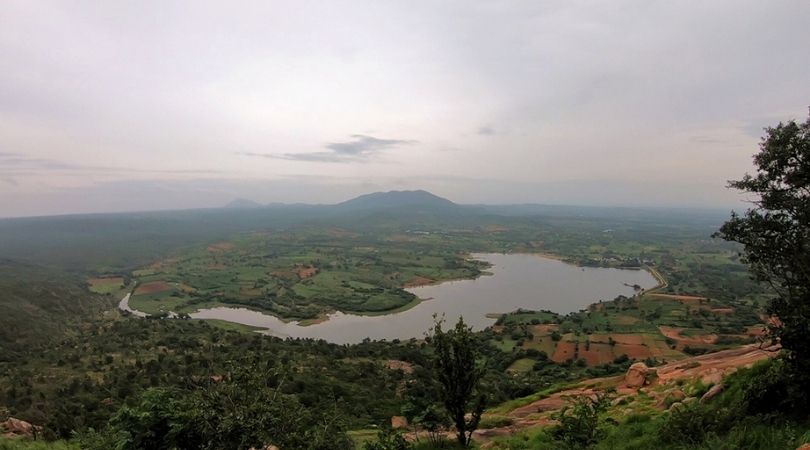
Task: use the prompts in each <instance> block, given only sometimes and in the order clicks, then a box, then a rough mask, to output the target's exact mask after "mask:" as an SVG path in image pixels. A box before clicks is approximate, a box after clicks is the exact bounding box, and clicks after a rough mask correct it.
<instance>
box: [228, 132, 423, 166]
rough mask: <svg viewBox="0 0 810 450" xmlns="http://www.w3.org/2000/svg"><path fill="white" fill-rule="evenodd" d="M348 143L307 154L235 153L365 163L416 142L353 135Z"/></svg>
mask: <svg viewBox="0 0 810 450" xmlns="http://www.w3.org/2000/svg"><path fill="white" fill-rule="evenodd" d="M351 139H352V140H350V141H346V142H332V143H331V144H327V145H326V146H325V148H327V149H329V150H330V151H328V152H308V153H280V154H275V153H254V152H236V153H237V154H238V155H242V156H255V157H260V158H275V159H286V160H288V161H304V162H326V163H348V162H365V161H368V160H369V159H371V158H374V157H375V156H377V155H379V154H380V153H382V152H383V151H384V150H386V149H390V148H394V147H399V146H403V145H412V144H416V143H417V141H412V140H411V141H408V140H401V139H379V138H375V137H373V136H365V135H362V134H354V135H352V136H351Z"/></svg>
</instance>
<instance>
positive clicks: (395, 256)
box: [132, 228, 485, 323]
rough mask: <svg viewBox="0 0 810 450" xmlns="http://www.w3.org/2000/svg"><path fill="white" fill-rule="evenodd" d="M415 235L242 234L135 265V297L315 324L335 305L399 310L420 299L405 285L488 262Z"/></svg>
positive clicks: (460, 275)
mask: <svg viewBox="0 0 810 450" xmlns="http://www.w3.org/2000/svg"><path fill="white" fill-rule="evenodd" d="M410 237H411V238H412V239H409V240H408V241H407V242H399V241H398V240H391V239H388V238H386V237H385V236H372V237H369V236H366V235H362V234H358V233H352V232H347V231H344V230H339V229H334V228H330V229H324V230H317V229H311V230H310V229H307V230H303V231H296V232H263V233H250V234H245V235H240V236H239V237H237V238H234V239H232V240H228V241H223V242H217V243H215V244H210V245H207V246H205V247H200V248H197V249H195V250H191V251H188V252H186V253H184V254H180V255H175V256H173V257H171V258H167V259H165V260H162V261H157V262H154V263H152V264H150V265H149V266H148V267H145V268H143V269H141V270H137V271H135V272H134V273H133V274H134V275H135V276H136V277H137V279H138V281H139V282H140V285H139V287H138V289H137V290H136V292H135V295H134V296H133V299H132V304H133V307H135V306H143V305H144V304H149V303H150V302H151V304H149V305H148V306H147V309H145V311H160V310H165V309H166V308H173V309H172V310H173V311H184V312H189V311H193V310H195V309H197V308H199V307H200V306H199V305H206V306H212V305H219V306H241V307H247V308H251V309H255V310H260V311H263V312H268V313H271V314H274V315H276V316H279V317H281V318H285V319H298V320H305V321H307V322H306V323H312V322H314V321H317V320H319V318H322V317H324V314H325V313H329V312H333V311H342V312H347V313H356V314H380V313H390V312H396V311H401V310H402V309H404V308H409V307H412V306H414V305H415V304H416V303H418V301H419V299H417V298H416V297H415V296H414V295H413V294H411V293H410V292H407V291H406V290H405V288H406V287H410V286H415V285H422V284H427V283H433V282H440V281H444V280H454V279H465V278H474V277H476V276H478V275H480V273H481V269H483V268H485V265H484V264H483V263H480V262H478V261H471V260H468V259H467V257H466V252H462V251H459V250H453V249H448V248H445V247H446V246H441V245H439V246H436V245H434V244H433V243H434V241H435V238H434V237H433V236H429V235H426V236H421V235H414V236H410ZM422 241H424V242H422Z"/></svg>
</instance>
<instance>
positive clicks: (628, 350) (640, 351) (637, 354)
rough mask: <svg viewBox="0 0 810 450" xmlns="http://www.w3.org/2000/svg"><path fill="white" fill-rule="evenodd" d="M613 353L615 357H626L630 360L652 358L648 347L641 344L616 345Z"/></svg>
mask: <svg viewBox="0 0 810 450" xmlns="http://www.w3.org/2000/svg"><path fill="white" fill-rule="evenodd" d="M613 353H614V354H616V355H617V356H618V355H627V357H628V358H630V359H646V358H649V357H650V356H653V354H652V352H651V351H650V347H648V346H646V345H641V344H616V346H615V347H613Z"/></svg>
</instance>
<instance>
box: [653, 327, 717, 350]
mask: <svg viewBox="0 0 810 450" xmlns="http://www.w3.org/2000/svg"><path fill="white" fill-rule="evenodd" d="M658 329H659V330H660V331H661V334H663V335H664V336H666V337H668V338H670V339H672V340H674V341H676V342H678V344H679V346H681V345H712V344H714V343H715V342H717V335H716V334H701V335H697V336H683V335H681V332H683V328H677V327H665V326H663V325H662V326H660V327H658Z"/></svg>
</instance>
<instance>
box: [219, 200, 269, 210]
mask: <svg viewBox="0 0 810 450" xmlns="http://www.w3.org/2000/svg"><path fill="white" fill-rule="evenodd" d="M225 207H226V208H230V209H255V208H262V207H264V205H262V204H261V203H257V202H254V201H253V200H248V199H246V198H237V199H234V200H231V201H230V203H228V204H227V205H225Z"/></svg>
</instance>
